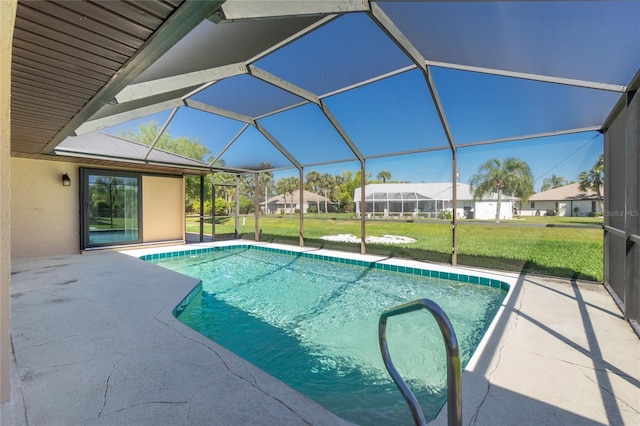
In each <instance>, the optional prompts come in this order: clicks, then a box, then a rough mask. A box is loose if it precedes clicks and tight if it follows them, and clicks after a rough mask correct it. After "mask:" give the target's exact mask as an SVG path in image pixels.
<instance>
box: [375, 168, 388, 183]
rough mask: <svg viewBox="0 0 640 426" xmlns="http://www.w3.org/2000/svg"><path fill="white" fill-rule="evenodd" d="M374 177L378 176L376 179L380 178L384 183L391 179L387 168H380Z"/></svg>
mask: <svg viewBox="0 0 640 426" xmlns="http://www.w3.org/2000/svg"><path fill="white" fill-rule="evenodd" d="M376 178H378V180H381V181H382V183H386V182H387V181H388V180H390V179H391V172H390V171H389V170H381V171H380V173H378V176H376Z"/></svg>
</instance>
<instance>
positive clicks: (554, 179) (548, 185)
mask: <svg viewBox="0 0 640 426" xmlns="http://www.w3.org/2000/svg"><path fill="white" fill-rule="evenodd" d="M568 183H569V181H567V179H565V178H563V177H562V176H556V175H551V177H548V178H544V180H543V181H542V187H541V188H540V191H548V190H549V189H554V188H559V187H561V186H565V185H567V184H568Z"/></svg>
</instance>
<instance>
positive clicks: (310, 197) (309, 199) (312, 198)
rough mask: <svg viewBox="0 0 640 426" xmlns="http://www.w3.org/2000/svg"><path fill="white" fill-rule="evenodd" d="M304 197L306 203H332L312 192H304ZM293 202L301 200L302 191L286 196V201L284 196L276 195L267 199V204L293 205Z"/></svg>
mask: <svg viewBox="0 0 640 426" xmlns="http://www.w3.org/2000/svg"><path fill="white" fill-rule="evenodd" d="M303 195H304V201H305V202H306V203H317V202H320V203H324V202H325V201H326V202H328V203H329V202H331V200H330V199H328V198H325V197H323V196H322V195H319V194H316V193H315V192H310V191H306V190H305V191H304V192H303ZM291 200H295V201H299V200H300V191H299V190H295V191H293V194H287V195H286V199H285V196H284V195H283V194H280V195H276V196H273V197H271V198H269V199H267V204H272V203H275V204H285V203H286V204H289V203H291Z"/></svg>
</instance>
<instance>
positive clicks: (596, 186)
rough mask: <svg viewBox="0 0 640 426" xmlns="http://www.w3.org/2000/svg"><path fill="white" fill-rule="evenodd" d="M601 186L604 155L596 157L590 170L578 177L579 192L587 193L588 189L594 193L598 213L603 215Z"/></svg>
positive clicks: (602, 182)
mask: <svg viewBox="0 0 640 426" xmlns="http://www.w3.org/2000/svg"><path fill="white" fill-rule="evenodd" d="M602 185H604V154H600V157H598V160H596V162H595V164H594V165H593V167H591V169H590V170H585V171H582V172H580V174H579V175H578V187H579V188H580V191H587V190H588V189H590V190H592V191H596V194H598V202H599V203H600V211H601V212H603V213H604V198H603V197H602V189H601V188H602Z"/></svg>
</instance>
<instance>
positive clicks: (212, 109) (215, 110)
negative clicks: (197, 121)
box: [184, 99, 254, 124]
mask: <svg viewBox="0 0 640 426" xmlns="http://www.w3.org/2000/svg"><path fill="white" fill-rule="evenodd" d="M184 103H185V105H187V106H188V107H190V108H195V109H198V110H200V111H204V112H209V113H211V114H216V115H220V116H222V117H227V118H230V119H232V120H237V121H242V122H243V123H250V124H252V123H253V122H254V119H253V118H252V117H249V116H248V115H244V114H240V113H238V112H234V111H229V110H227V109H224V108H220V107H217V106H213V105H209V104H205V103H203V102H198V101H193V100H191V99H187V100H185V101H184Z"/></svg>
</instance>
